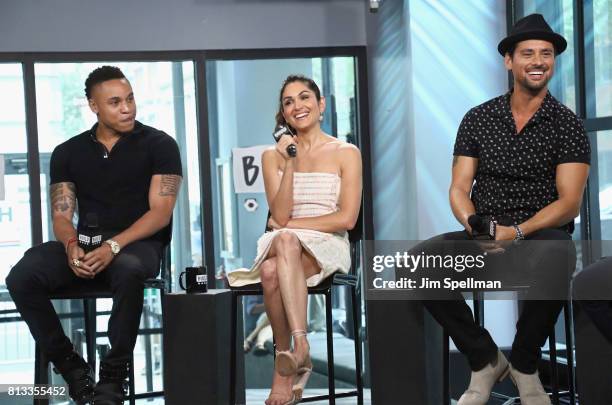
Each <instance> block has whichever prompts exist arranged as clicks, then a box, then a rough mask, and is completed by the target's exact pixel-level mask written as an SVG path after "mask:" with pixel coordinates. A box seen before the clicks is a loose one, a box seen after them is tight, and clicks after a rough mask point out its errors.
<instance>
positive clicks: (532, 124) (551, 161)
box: [454, 92, 591, 233]
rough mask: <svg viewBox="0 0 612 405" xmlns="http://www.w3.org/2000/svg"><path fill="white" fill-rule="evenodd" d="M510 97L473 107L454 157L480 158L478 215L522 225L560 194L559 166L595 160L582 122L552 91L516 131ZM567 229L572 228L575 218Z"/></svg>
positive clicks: (476, 187)
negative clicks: (517, 131) (556, 176)
mask: <svg viewBox="0 0 612 405" xmlns="http://www.w3.org/2000/svg"><path fill="white" fill-rule="evenodd" d="M510 95H511V92H509V93H507V94H505V95H502V96H499V97H496V98H494V99H492V100H489V101H487V102H486V103H484V104H481V105H479V106H477V107H474V108H472V109H471V110H470V111H468V113H467V114H466V115H465V117H463V121H462V122H461V125H460V126H459V131H458V133H457V140H456V141H455V150H454V155H455V156H469V157H474V158H478V168H477V170H476V176H475V184H474V186H473V188H472V195H471V199H472V202H473V203H474V207H475V208H476V213H477V214H479V215H487V216H493V217H497V218H501V217H509V218H511V219H512V221H513V222H514V223H515V224H520V223H521V222H524V221H526V220H527V219H529V218H531V217H532V216H534V215H535V214H536V213H537V212H538V211H540V210H541V209H542V208H544V207H546V206H547V205H549V204H551V203H552V202H554V201H555V200H557V199H558V198H559V193H558V191H557V187H556V183H555V174H556V168H557V165H559V164H562V163H569V162H580V163H586V164H590V158H591V148H590V145H589V139H588V137H587V135H586V132H585V130H584V127H583V125H582V121H581V120H580V119H579V118H578V117H577V116H576V114H574V113H573V112H572V111H571V110H570V109H569V108H567V107H565V106H564V105H562V104H561V103H559V102H558V101H557V100H556V99H555V98H554V97H553V96H552V95H551V94H550V93H548V94H547V95H546V97H545V98H544V101H543V102H542V105H541V106H540V108H539V109H538V110H537V111H536V113H535V114H534V115H533V116H532V117H531V119H530V120H529V121H528V122H527V124H526V125H525V127H524V128H523V129H522V130H521V132H520V133H519V134H517V133H516V124H515V122H514V118H513V117H512V111H511V109H510ZM567 229H568V231H569V232H570V233H571V232H572V231H573V221H572V222H571V223H569V224H568V225H567Z"/></svg>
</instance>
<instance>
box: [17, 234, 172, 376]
mask: <svg viewBox="0 0 612 405" xmlns="http://www.w3.org/2000/svg"><path fill="white" fill-rule="evenodd" d="M161 250H162V244H161V243H160V242H156V241H138V242H134V243H132V244H130V245H128V246H126V247H125V248H124V249H122V250H121V253H120V254H119V255H117V257H115V258H114V259H113V261H112V262H111V263H110V265H109V266H108V267H107V268H106V269H104V270H103V271H102V272H100V273H99V274H98V275H96V277H95V278H94V279H93V280H86V279H82V278H79V277H77V276H76V275H75V274H74V273H73V272H72V270H71V269H70V267H68V262H67V257H66V252H65V250H64V246H63V245H62V244H61V243H60V242H56V241H53V242H47V243H43V244H41V245H38V246H35V247H33V248H31V249H29V250H28V251H27V252H26V253H25V255H24V256H23V258H22V259H21V260H20V261H19V262H18V263H17V264H16V265H15V266H14V267H13V268H12V269H11V272H10V273H9V275H8V277H7V278H6V285H7V287H8V290H9V292H10V294H11V297H12V298H13V301H14V302H15V306H16V307H17V310H18V311H19V312H20V313H21V316H22V318H23V320H24V321H25V322H26V324H27V325H28V327H29V328H30V333H32V336H33V337H34V340H35V341H36V343H37V344H38V345H40V348H41V350H42V351H43V353H45V355H46V356H47V357H48V358H49V360H51V361H56V360H59V359H61V358H62V357H64V356H66V355H67V354H69V353H70V352H71V351H72V349H73V347H72V344H71V343H70V340H69V339H68V338H67V337H66V335H65V334H64V331H63V330H62V325H61V324H60V320H59V318H58V316H57V313H56V312H55V309H54V308H53V305H51V300H50V299H49V298H48V295H49V293H52V292H54V291H56V290H58V289H62V290H66V289H72V288H74V289H75V291H79V289H87V288H88V287H91V283H102V284H103V285H105V286H107V287H109V288H110V290H111V291H112V293H113V308H112V312H111V316H110V319H109V321H108V338H109V340H110V343H111V350H110V351H109V352H108V355H107V356H106V359H105V360H104V361H105V362H106V363H108V364H109V365H111V366H123V365H125V364H127V362H128V361H129V359H130V357H131V355H132V352H133V350H134V345H135V344H136V337H137V335H138V327H139V324H140V316H141V313H142V305H143V299H144V292H143V290H144V281H145V280H146V279H147V278H152V277H156V276H157V274H158V273H159V264H160V257H161Z"/></svg>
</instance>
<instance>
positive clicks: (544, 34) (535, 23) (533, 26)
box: [497, 14, 567, 56]
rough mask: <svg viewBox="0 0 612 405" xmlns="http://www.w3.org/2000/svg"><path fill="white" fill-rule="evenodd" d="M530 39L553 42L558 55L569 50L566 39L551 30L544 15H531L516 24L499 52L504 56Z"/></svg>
mask: <svg viewBox="0 0 612 405" xmlns="http://www.w3.org/2000/svg"><path fill="white" fill-rule="evenodd" d="M528 39H542V40H544V41H548V42H551V43H552V44H553V45H554V47H555V53H556V54H557V55H559V54H560V53H561V52H563V51H565V48H567V41H566V40H565V38H563V37H562V36H561V35H559V34H557V33H556V32H554V31H553V30H552V28H550V25H548V23H547V22H546V20H545V19H544V17H543V16H542V14H529V15H528V16H526V17H523V18H521V19H520V20H518V21H517V22H516V23H515V24H514V26H513V27H512V31H510V35H508V36H507V37H506V38H504V39H502V40H501V42H500V43H499V45H497V50H498V51H499V53H500V54H501V55H502V56H504V55H505V54H506V52H508V50H509V49H510V48H511V47H512V45H514V44H516V43H517V42H521V41H525V40H528Z"/></svg>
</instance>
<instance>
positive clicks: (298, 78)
mask: <svg viewBox="0 0 612 405" xmlns="http://www.w3.org/2000/svg"><path fill="white" fill-rule="evenodd" d="M294 82H302V83H304V84H305V85H306V87H308V88H309V89H310V90H312V91H313V92H314V94H315V97H316V98H317V102H319V101H321V90H319V86H317V84H316V83H315V81H314V80H312V79H311V78H310V77H306V76H304V75H289V76H287V78H286V79H285V81H284V82H283V86H282V87H281V89H280V94H279V96H278V112H277V113H276V125H277V126H279V125H284V126H286V127H288V128H289V129H290V130H291V132H293V133H294V134H295V133H296V132H295V128H293V127H292V126H291V125H289V124H288V123H287V121H285V117H283V92H284V91H285V87H287V85H289V84H291V83H294Z"/></svg>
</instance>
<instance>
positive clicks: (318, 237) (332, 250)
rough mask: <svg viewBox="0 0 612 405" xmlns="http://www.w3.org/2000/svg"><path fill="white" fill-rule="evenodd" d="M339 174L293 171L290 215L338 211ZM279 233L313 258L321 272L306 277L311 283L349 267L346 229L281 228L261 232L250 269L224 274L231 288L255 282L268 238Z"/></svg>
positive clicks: (307, 282)
mask: <svg viewBox="0 0 612 405" xmlns="http://www.w3.org/2000/svg"><path fill="white" fill-rule="evenodd" d="M339 197H340V177H339V176H338V175H337V174H335V173H305V172H297V173H294V174H293V210H292V213H291V217H292V218H305V217H316V216H321V215H326V214H330V213H333V212H336V211H338V209H339V207H338V200H339ZM281 232H291V233H293V234H295V236H297V237H298V239H299V240H300V243H301V244H302V247H303V248H304V249H305V250H306V251H307V252H308V253H310V254H311V255H312V257H314V258H315V260H316V261H317V263H318V264H319V267H320V268H321V272H320V273H318V274H315V275H313V276H311V277H309V278H308V280H306V284H307V285H308V286H309V287H312V286H315V285H317V284H319V283H321V282H322V281H323V280H325V279H326V278H327V277H329V276H330V275H332V274H333V273H335V272H342V273H348V272H349V269H350V267H351V258H350V246H349V240H348V234H347V232H346V231H344V232H339V233H327V232H319V231H313V230H309V229H291V228H283V229H278V230H276V231H272V232H266V233H264V234H263V235H262V236H261V237H260V238H259V240H258V241H257V257H256V258H255V262H254V263H253V266H252V267H251V268H250V269H237V270H234V271H232V272H230V273H228V275H227V278H228V280H229V283H230V285H231V286H232V287H240V286H244V285H247V284H254V283H259V282H260V281H261V280H260V278H259V267H260V265H261V263H262V262H263V261H264V260H265V259H266V257H267V256H268V252H269V251H270V248H271V247H272V241H273V240H274V238H275V237H276V235H278V234H279V233H281Z"/></svg>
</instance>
